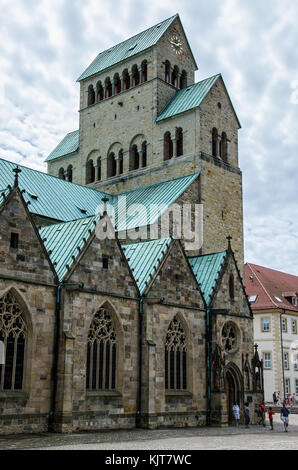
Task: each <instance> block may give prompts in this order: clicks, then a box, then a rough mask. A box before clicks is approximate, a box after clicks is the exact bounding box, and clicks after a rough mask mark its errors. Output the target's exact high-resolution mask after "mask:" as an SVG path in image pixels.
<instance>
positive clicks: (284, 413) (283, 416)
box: [280, 402, 290, 432]
mask: <svg viewBox="0 0 298 470" xmlns="http://www.w3.org/2000/svg"><path fill="white" fill-rule="evenodd" d="M289 414H290V411H289V409H288V408H287V407H286V403H285V402H284V403H283V407H282V408H281V410H280V419H281V420H282V421H283V423H284V428H285V432H288V426H289Z"/></svg>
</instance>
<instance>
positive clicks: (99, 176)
mask: <svg viewBox="0 0 298 470" xmlns="http://www.w3.org/2000/svg"><path fill="white" fill-rule="evenodd" d="M100 180H101V157H98V159H97V181H100Z"/></svg>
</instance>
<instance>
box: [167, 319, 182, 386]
mask: <svg viewBox="0 0 298 470" xmlns="http://www.w3.org/2000/svg"><path fill="white" fill-rule="evenodd" d="M165 388H166V390H186V389H187V345H186V335H185V333H184V330H183V328H182V325H181V322H180V321H179V319H178V318H177V317H174V319H173V320H172V321H171V323H170V326H169V328H168V332H167V336H166V344H165Z"/></svg>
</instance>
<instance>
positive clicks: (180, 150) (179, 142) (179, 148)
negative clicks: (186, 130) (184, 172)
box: [176, 127, 183, 157]
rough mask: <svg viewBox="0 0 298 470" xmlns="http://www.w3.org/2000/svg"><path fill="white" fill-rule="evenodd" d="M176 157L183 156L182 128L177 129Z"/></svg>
mask: <svg viewBox="0 0 298 470" xmlns="http://www.w3.org/2000/svg"><path fill="white" fill-rule="evenodd" d="M176 155H177V157H180V156H181V155H183V132H182V129H181V127H178V128H177V129H176Z"/></svg>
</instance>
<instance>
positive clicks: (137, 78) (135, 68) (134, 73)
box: [131, 65, 140, 86]
mask: <svg viewBox="0 0 298 470" xmlns="http://www.w3.org/2000/svg"><path fill="white" fill-rule="evenodd" d="M131 72H132V86H136V85H138V84H139V83H140V72H139V69H138V66H137V65H134V66H133V67H132V71H131Z"/></svg>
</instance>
